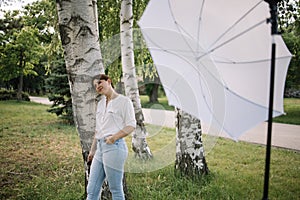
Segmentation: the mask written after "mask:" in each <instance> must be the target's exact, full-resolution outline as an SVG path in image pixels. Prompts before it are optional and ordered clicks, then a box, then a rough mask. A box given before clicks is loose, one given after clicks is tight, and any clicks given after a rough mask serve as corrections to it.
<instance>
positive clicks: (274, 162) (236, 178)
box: [0, 101, 300, 200]
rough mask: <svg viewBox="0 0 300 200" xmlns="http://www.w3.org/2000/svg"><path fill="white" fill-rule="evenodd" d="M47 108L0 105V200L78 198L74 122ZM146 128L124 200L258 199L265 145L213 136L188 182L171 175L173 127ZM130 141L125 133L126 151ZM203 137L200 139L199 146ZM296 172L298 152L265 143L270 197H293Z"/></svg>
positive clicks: (80, 177)
mask: <svg viewBox="0 0 300 200" xmlns="http://www.w3.org/2000/svg"><path fill="white" fill-rule="evenodd" d="M47 108H48V107H47V106H45V105H40V104H35V103H30V102H21V103H20V102H16V101H5V102H0V121H1V124H0V137H1V140H0V150H1V157H0V172H1V176H0V184H1V191H0V199H3V200H4V199H32V200H33V199H34V200H44V199H51V200H73V199H74V200H76V199H82V198H83V195H84V171H83V162H82V156H81V147H80V142H79V137H78V135H77V133H76V130H75V128H74V127H72V126H68V125H63V124H62V123H61V122H60V121H59V120H58V119H57V117H56V116H55V115H52V114H50V113H47V112H46V109H47ZM147 126H148V127H147V130H148V131H149V136H150V137H149V138H148V144H149V146H150V147H151V150H152V151H153V153H154V160H153V161H149V162H146V163H143V162H140V163H139V162H136V161H133V160H131V159H130V158H129V159H128V162H127V168H126V170H127V172H126V178H127V187H128V189H129V193H130V199H134V200H140V199H149V200H150V199H155V200H156V199H158V200H160V199H162V200H169V199H172V200H173V199H174V200H179V199H180V200H183V199H187V200H198V199H204V200H206V199H211V200H215V199H238V200H239V199H261V198H262V192H263V175H264V163H265V148H264V146H260V145H254V144H248V143H245V142H238V143H237V142H234V141H231V140H226V139H217V140H216V143H215V145H214V147H213V148H212V149H211V150H210V151H208V152H207V155H206V159H207V162H208V167H209V169H210V173H209V175H208V176H205V177H203V178H202V179H200V180H192V179H188V178H184V177H178V176H176V175H175V173H174V160H175V152H174V151H175V149H174V148H175V142H174V137H175V130H174V129H169V128H161V127H159V128H157V127H155V126H150V125H147ZM130 139H131V138H130V137H127V138H126V140H127V142H128V145H129V149H130ZM207 140H208V138H206V137H204V147H205V145H206V142H207ZM166 146H167V148H166ZM130 155H132V153H131V154H130ZM166 161H167V162H166ZM130 162H132V163H130ZM134 162H135V163H134ZM151 162H152V163H151ZM133 164H135V166H133ZM149 166H150V167H149ZM130 167H131V168H130ZM138 168H139V169H142V170H143V171H141V170H140V171H138V170H137V169H138ZM299 171H300V153H299V152H295V151H290V150H286V149H279V148H272V156H271V171H270V174H271V176H270V187H269V198H270V199H272V200H275V199H282V200H286V199H293V200H294V199H295V200H297V199H300V187H299V185H300V173H299Z"/></svg>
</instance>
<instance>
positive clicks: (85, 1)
mask: <svg viewBox="0 0 300 200" xmlns="http://www.w3.org/2000/svg"><path fill="white" fill-rule="evenodd" d="M56 4H57V11H58V21H59V31H60V37H61V41H62V45H63V48H64V58H65V62H66V69H67V74H68V79H69V85H70V91H71V97H72V107H73V114H74V122H75V125H76V128H77V131H78V134H79V137H80V143H81V147H82V155H83V159H84V162H85V165H84V166H85V170H86V181H87V179H88V175H89V165H88V164H87V163H86V158H87V156H88V154H89V150H90V147H91V144H92V140H93V137H94V133H95V112H96V103H95V96H96V93H95V90H94V88H93V87H92V78H93V77H94V76H95V75H97V74H99V73H104V67H103V63H102V57H101V50H100V44H99V32H98V15H97V4H96V1H95V0H68V1H64V0H56ZM86 183H87V182H86Z"/></svg>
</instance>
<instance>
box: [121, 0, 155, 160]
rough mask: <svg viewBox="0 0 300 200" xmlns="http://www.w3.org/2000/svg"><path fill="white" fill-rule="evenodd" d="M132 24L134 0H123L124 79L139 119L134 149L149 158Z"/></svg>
mask: <svg viewBox="0 0 300 200" xmlns="http://www.w3.org/2000/svg"><path fill="white" fill-rule="evenodd" d="M132 26H133V14H132V0H122V2H121V11H120V30H121V56H122V69H123V79H124V85H125V93H126V96H128V97H129V98H130V99H131V100H132V102H133V106H134V110H135V117H136V121H137V126H136V130H135V131H134V133H132V149H133V151H134V152H135V155H136V156H137V157H139V158H142V159H149V158H151V157H152V154H151V151H150V148H149V146H148V144H147V142H146V136H147V131H146V128H145V125H144V116H143V112H142V107H141V102H140V97H139V90H138V84H137V79H136V72H135V65H134V52H133V36H132Z"/></svg>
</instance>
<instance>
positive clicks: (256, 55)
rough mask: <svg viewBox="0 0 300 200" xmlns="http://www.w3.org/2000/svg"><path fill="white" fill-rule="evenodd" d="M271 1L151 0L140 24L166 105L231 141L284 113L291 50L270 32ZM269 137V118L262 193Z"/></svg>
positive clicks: (273, 5)
mask: <svg viewBox="0 0 300 200" xmlns="http://www.w3.org/2000/svg"><path fill="white" fill-rule="evenodd" d="M277 2H278V0H266V1H264V0H242V1H241V0H151V1H150V2H149V4H148V6H147V8H146V9H145V11H144V13H143V16H142V17H141V19H140V21H139V26H140V28H141V31H142V33H143V36H144V38H145V40H146V43H147V46H148V48H149V51H150V53H151V56H152V58H153V61H154V64H155V66H156V68H157V71H158V74H159V77H160V79H161V82H162V85H163V86H164V89H165V92H166V95H167V97H168V101H169V104H170V105H173V106H175V107H178V108H180V109H182V110H184V111H185V112H187V113H189V114H191V115H193V116H195V117H197V118H199V119H200V120H201V122H203V123H205V124H209V125H210V127H209V130H207V131H208V133H210V134H216V133H217V132H219V131H225V132H226V133H227V134H228V135H230V136H231V137H232V138H233V139H235V140H237V139H238V138H239V136H240V135H241V134H243V133H244V132H245V131H247V130H249V129H251V128H252V127H254V126H256V125H257V124H259V123H261V122H263V121H266V120H269V124H272V117H276V116H279V115H282V114H283V113H284V110H283V92H284V83H285V78H286V73H287V69H288V65H289V62H290V59H291V54H290V52H289V51H288V49H287V47H286V45H285V44H284V42H283V40H282V38H281V36H279V35H277V32H276V30H277V27H276V26H277V22H276V20H277V16H276V12H277ZM270 10H271V12H269V11H270ZM270 13H272V16H271V17H270ZM270 21H271V22H272V34H271V23H268V22H270ZM275 46H277V48H276V51H275ZM271 63H272V65H271ZM275 64H276V68H275ZM270 66H272V67H270ZM270 77H271V78H270ZM273 97H274V98H273ZM269 110H270V112H269ZM269 136H270V137H269ZM270 139H271V125H269V127H268V144H267V145H268V147H269V148H268V149H269V150H268V149H267V158H266V172H267V173H266V176H265V181H266V182H265V191H264V199H267V193H268V190H267V186H268V176H269V175H268V173H269V169H268V168H267V167H269V158H270V144H271V143H270Z"/></svg>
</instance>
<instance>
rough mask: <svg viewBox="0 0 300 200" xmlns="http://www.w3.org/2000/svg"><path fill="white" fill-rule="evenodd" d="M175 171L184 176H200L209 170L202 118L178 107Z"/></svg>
mask: <svg viewBox="0 0 300 200" xmlns="http://www.w3.org/2000/svg"><path fill="white" fill-rule="evenodd" d="M175 111H176V133H177V137H176V161H175V172H176V173H179V174H180V175H182V176H187V177H191V178H196V179H197V178H200V177H201V176H202V175H203V174H207V173H208V172H209V170H208V167H207V163H206V160H205V155H204V146H203V142H202V130H201V124H200V120H199V119H197V118H195V117H193V116H191V115H190V114H188V113H186V112H184V111H182V110H179V109H176V110H175Z"/></svg>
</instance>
